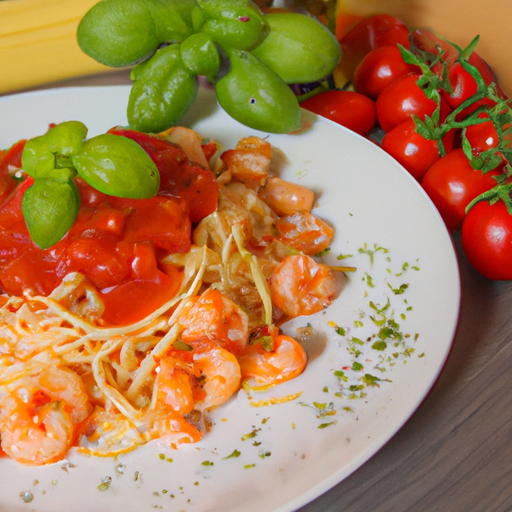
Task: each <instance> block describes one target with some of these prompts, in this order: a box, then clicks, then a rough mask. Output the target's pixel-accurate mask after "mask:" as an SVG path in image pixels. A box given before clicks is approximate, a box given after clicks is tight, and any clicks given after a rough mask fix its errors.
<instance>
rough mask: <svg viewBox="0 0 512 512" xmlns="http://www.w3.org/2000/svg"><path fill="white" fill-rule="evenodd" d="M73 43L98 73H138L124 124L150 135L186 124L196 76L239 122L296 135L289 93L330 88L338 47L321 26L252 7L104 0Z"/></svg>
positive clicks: (235, 2) (240, 1)
mask: <svg viewBox="0 0 512 512" xmlns="http://www.w3.org/2000/svg"><path fill="white" fill-rule="evenodd" d="M77 37H78V44H79V45H80V47H81V48H82V50H83V51H84V52H85V53H86V54H87V55H89V56H91V57H92V58H94V59H95V60H97V61H98V62H100V63H102V64H106V65H108V66H113V67H124V66H132V65H135V67H134V68H133V70H132V72H131V78H132V80H133V81H134V83H133V87H132V90H131V94H130V98H129V102H128V109H127V113H128V121H129V123H130V126H131V128H133V129H135V130H140V131H146V132H158V131H162V130H165V129H167V128H169V127H170V126H173V125H175V124H176V123H178V122H179V121H180V119H181V118H182V117H183V115H184V114H185V113H186V112H187V111H188V110H189V108H190V106H191V105H192V103H193V102H194V100H195V97H196V93H197V84H198V78H197V77H204V78H205V79H206V81H207V82H209V83H210V84H212V85H213V86H214V87H215V91H216V94H217V98H218V101H219V104H220V105H221V106H222V108H223V109H224V110H225V111H226V112H227V113H228V114H229V115H230V116H232V117H233V118H235V119H236V120H238V121H240V122H241V123H244V124H246V125H247V126H250V127H251V128H255V129H258V130H263V131H268V132H272V133H287V132H291V131H294V130H297V129H299V128H300V126H301V115H300V108H299V103H298V100H297V98H296V96H295V94H294V93H293V92H292V90H291V89H290V87H288V84H290V83H308V82H313V81H317V80H324V79H325V78H326V77H327V76H329V75H330V74H331V73H332V71H333V70H334V68H335V67H336V65H337V64H338V61H339V59H340V46H339V44H338V41H337V40H336V38H335V36H334V35H333V34H332V33H331V32H330V31H329V30H328V29H327V27H325V26H324V25H323V24H322V23H320V22H319V21H318V20H316V19H314V18H311V17H309V16H307V15H305V14H299V13H295V12H271V13H268V14H266V13H264V12H262V10H261V9H260V8H259V7H258V5H257V4H256V3H254V2H252V1H251V0H222V1H221V2H212V1H209V0H197V1H196V0H185V1H177V0H176V1H169V2H165V3H162V2H160V1H158V0H151V1H148V0H136V1H134V0H102V1H101V2H98V3H97V4H96V5H94V6H93V7H92V8H91V9H90V10H89V11H88V12H87V13H86V14H85V16H84V17H83V19H82V21H81V22H80V25H79V27H78V32H77Z"/></svg>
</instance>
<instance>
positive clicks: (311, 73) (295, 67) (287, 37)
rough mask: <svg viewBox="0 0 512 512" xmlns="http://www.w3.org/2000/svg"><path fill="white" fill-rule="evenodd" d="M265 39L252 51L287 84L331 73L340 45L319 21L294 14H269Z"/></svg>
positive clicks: (339, 52) (337, 59)
mask: <svg viewBox="0 0 512 512" xmlns="http://www.w3.org/2000/svg"><path fill="white" fill-rule="evenodd" d="M265 18H266V19H267V21H268V24H269V25H270V32H269V34H268V36H267V37H266V39H265V40H264V41H263V42H262V43H261V44H260V45H259V46H257V47H256V48H254V50H252V53H253V55H254V56H256V57H258V59H260V60H261V61H262V62H264V63H265V64H266V65H267V66H268V67H269V68H270V69H272V70H273V71H275V72H276V73H277V74H278V75H279V76H280V77H281V78H282V79H283V80H284V81H285V82H286V83H288V84H301V83H309V82H317V81H320V80H323V79H324V78H326V77H327V76H328V75H330V74H331V73H332V72H333V71H334V69H335V68H336V66H337V65H338V62H339V60H340V58H341V46H340V44H339V43H338V41H337V40H336V38H335V37H334V35H333V34H332V33H331V32H330V31H329V29H328V28H327V27H326V26H325V25H322V24H321V23H320V22H319V21H317V20H315V19H313V18H310V17H309V16H305V15H303V14H297V13H270V14H267V15H266V16H265Z"/></svg>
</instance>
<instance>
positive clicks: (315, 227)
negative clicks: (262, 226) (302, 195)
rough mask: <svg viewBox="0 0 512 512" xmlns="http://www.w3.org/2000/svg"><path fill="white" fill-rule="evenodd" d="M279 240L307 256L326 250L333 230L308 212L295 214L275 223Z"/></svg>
mask: <svg viewBox="0 0 512 512" xmlns="http://www.w3.org/2000/svg"><path fill="white" fill-rule="evenodd" d="M275 228H276V229H277V231H278V232H279V239H280V240H281V241H282V242H284V243H286V244H289V245H291V246H292V247H294V248H295V249H297V250H298V251H301V252H303V253H305V254H308V255H309V256H314V255H315V254H318V253H319V252H322V251H323V250H325V249H327V247H329V244H330V243H331V241H332V239H333V236H334V229H333V228H332V227H331V226H329V225H328V224H327V223H326V222H324V221H323V220H321V219H319V218H318V217H315V216H314V215H313V214H312V213H309V212H296V213H293V214H292V215H286V216H285V217H281V218H280V219H278V220H277V221H276V223H275Z"/></svg>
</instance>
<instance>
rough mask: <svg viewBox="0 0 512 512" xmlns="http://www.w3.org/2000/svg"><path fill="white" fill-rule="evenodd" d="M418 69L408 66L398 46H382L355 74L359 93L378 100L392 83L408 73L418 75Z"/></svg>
mask: <svg viewBox="0 0 512 512" xmlns="http://www.w3.org/2000/svg"><path fill="white" fill-rule="evenodd" d="M418 72H419V70H418V67H417V66H413V65H411V64H406V63H405V62H404V60H403V59H402V54H401V52H400V49H399V48H398V46H382V47H380V48H376V49H375V50H372V51H371V52H370V53H368V54H367V55H366V56H365V57H364V59H363V60H362V61H361V62H360V64H359V65H358V66H357V68H356V70H355V72H354V87H355V90H356V91H357V92H360V93H361V94H365V95H366V96H370V98H373V99H376V98H377V96H378V95H379V94H380V93H381V92H382V91H383V90H384V89H385V88H386V87H387V86H388V85H390V84H391V83H392V82H394V81H395V80H396V79H397V78H400V77H401V76H404V75H407V74H408V73H418Z"/></svg>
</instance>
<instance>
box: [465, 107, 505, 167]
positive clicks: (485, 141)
mask: <svg viewBox="0 0 512 512" xmlns="http://www.w3.org/2000/svg"><path fill="white" fill-rule="evenodd" d="M478 117H479V118H481V119H489V114H487V113H486V112H481V113H480V114H479V115H478ZM466 137H467V139H468V141H469V143H470V144H471V149H472V150H473V153H474V155H475V156H477V157H478V156H479V155H480V153H482V152H483V151H488V150H489V149H492V148H494V147H496V146H497V145H498V143H499V137H498V132H497V131H496V128H495V127H494V123H493V122H492V121H491V120H490V119H489V120H488V121H485V122H483V123H479V124H473V125H471V126H468V127H467V128H466Z"/></svg>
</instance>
